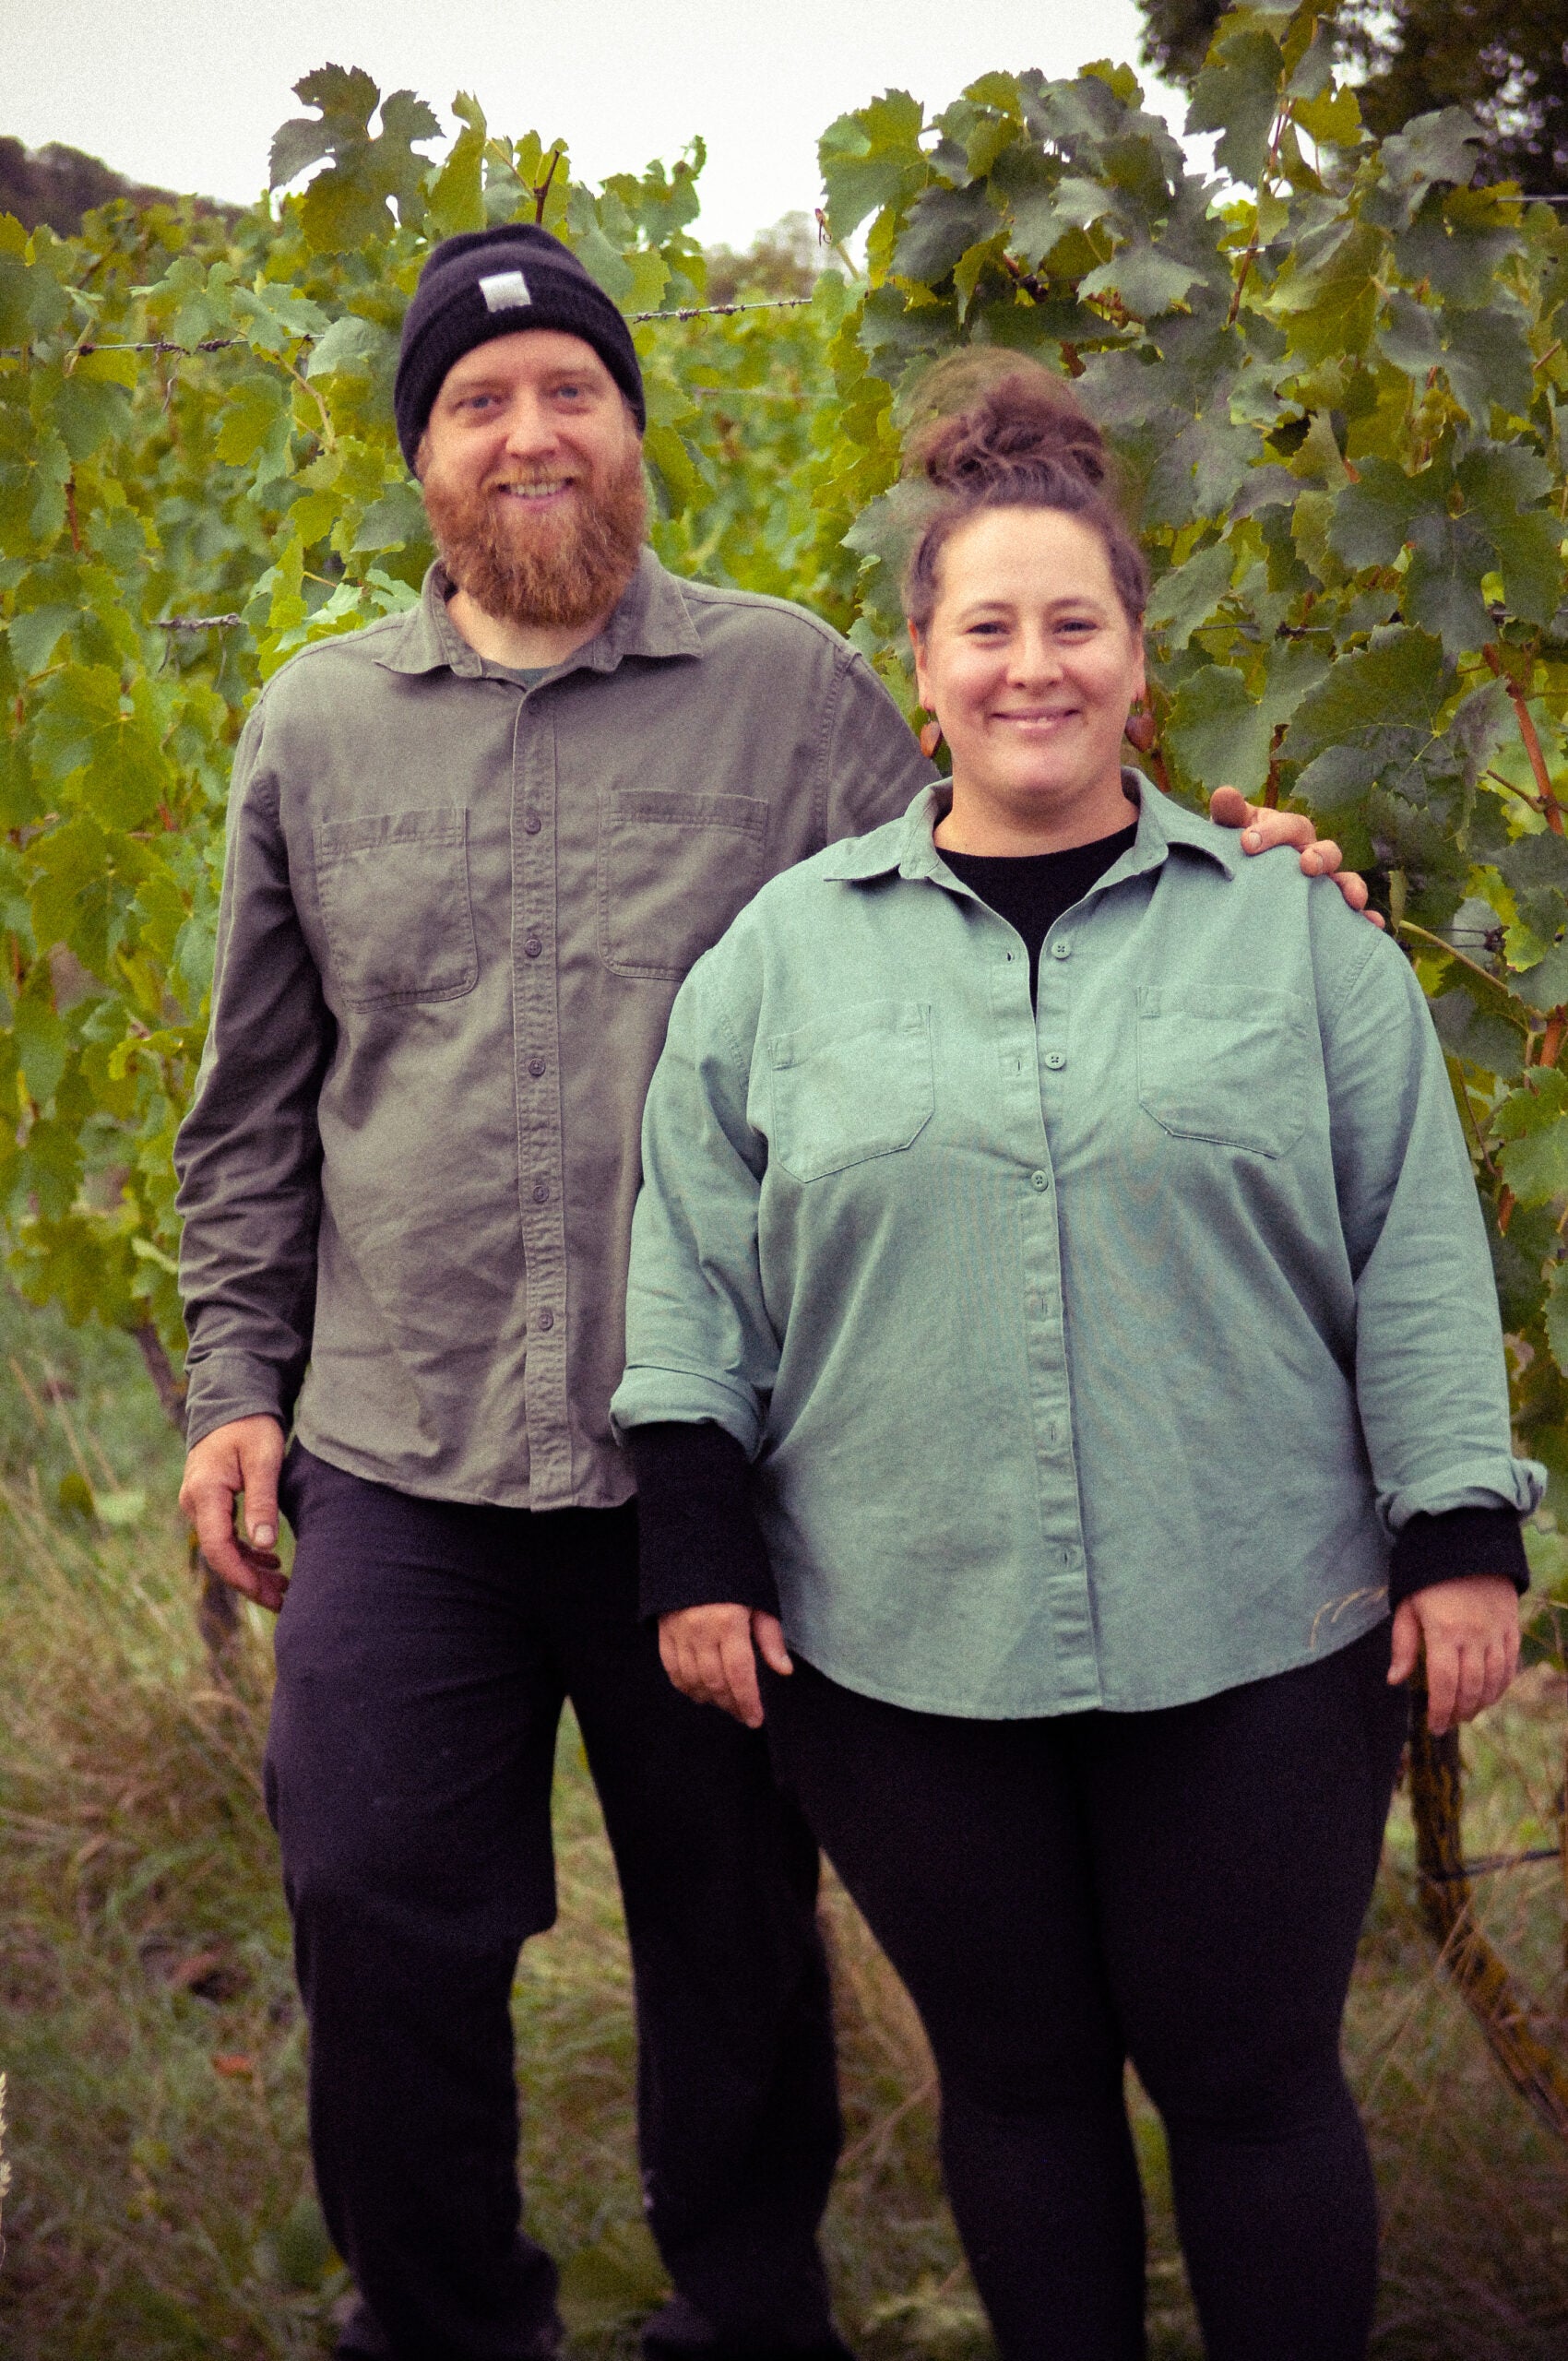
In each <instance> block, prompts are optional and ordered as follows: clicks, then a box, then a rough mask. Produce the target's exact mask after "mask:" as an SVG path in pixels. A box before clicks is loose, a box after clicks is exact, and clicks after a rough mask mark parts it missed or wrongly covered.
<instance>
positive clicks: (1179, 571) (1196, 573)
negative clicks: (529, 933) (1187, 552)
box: [1144, 541, 1236, 655]
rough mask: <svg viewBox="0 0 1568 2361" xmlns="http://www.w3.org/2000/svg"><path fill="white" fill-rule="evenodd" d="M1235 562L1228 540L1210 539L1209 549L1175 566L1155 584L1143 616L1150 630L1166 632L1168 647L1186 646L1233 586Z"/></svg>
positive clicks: (1172, 650)
mask: <svg viewBox="0 0 1568 2361" xmlns="http://www.w3.org/2000/svg"><path fill="white" fill-rule="evenodd" d="M1235 564H1236V557H1235V552H1234V551H1233V550H1232V549H1231V547H1230V544H1229V542H1228V541H1211V542H1210V543H1209V545H1208V547H1207V548H1206V549H1201V550H1199V551H1197V552H1195V553H1194V555H1193V556H1191V557H1188V558H1184V559H1183V560H1182V564H1180V565H1173V566H1172V567H1171V569H1170V573H1169V574H1168V575H1165V576H1164V578H1163V580H1161V581H1159V582H1158V583H1157V584H1156V585H1155V587H1154V592H1153V595H1152V596H1151V598H1150V599H1149V602H1148V610H1147V612H1146V615H1145V617H1144V621H1145V623H1146V624H1147V625H1148V627H1149V629H1150V630H1151V631H1158V632H1160V633H1162V634H1163V635H1164V638H1165V645H1166V647H1167V648H1168V650H1169V651H1170V653H1171V654H1172V655H1174V654H1176V653H1177V652H1178V651H1179V650H1180V649H1182V648H1183V647H1186V645H1187V643H1188V641H1189V640H1190V639H1191V638H1192V635H1193V634H1194V631H1195V630H1196V629H1197V627H1198V625H1199V624H1200V623H1206V622H1207V621H1208V619H1209V617H1210V615H1212V614H1213V612H1214V611H1215V609H1216V607H1218V604H1219V601H1220V600H1221V599H1223V598H1224V596H1225V594H1226V592H1227V591H1228V590H1229V587H1230V576H1231V574H1232V572H1233V571H1234V568H1235Z"/></svg>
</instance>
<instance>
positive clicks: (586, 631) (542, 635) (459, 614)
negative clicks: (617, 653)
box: [446, 590, 620, 672]
mask: <svg viewBox="0 0 1568 2361" xmlns="http://www.w3.org/2000/svg"><path fill="white" fill-rule="evenodd" d="M619 603H620V602H619V600H617V601H615V602H614V604H612V605H611V606H608V607H606V608H605V610H604V612H603V613H602V614H600V615H595V616H593V617H592V619H591V620H590V621H589V622H588V623H518V622H517V621H516V620H515V618H514V617H512V616H511V615H493V614H489V613H487V612H486V611H485V609H484V608H483V607H481V606H480V605H479V604H478V603H477V602H476V601H475V600H474V599H471V598H470V597H469V593H468V592H467V591H466V590H454V591H453V593H452V596H451V597H450V598H449V599H447V601H446V611H447V613H448V614H449V615H450V616H451V618H452V621H453V622H454V623H456V625H457V629H458V630H459V631H460V632H461V633H462V635H463V637H464V638H465V639H466V640H467V641H468V643H469V647H471V648H474V649H475V650H476V651H477V652H478V654H480V655H481V656H482V657H483V658H485V660H486V662H487V663H491V664H507V665H510V666H511V667H512V668H513V670H516V671H518V672H532V671H538V670H542V669H543V668H544V667H546V666H549V665H553V664H564V662H565V661H566V658H567V657H568V656H575V655H576V652H577V650H578V648H579V647H587V646H588V642H589V640H590V639H597V638H598V637H599V635H600V632H601V631H602V630H603V629H604V626H605V624H606V623H608V622H609V621H610V618H611V616H612V614H613V613H614V611H615V606H616V605H618V604H619Z"/></svg>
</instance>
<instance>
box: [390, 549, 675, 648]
mask: <svg viewBox="0 0 1568 2361" xmlns="http://www.w3.org/2000/svg"><path fill="white" fill-rule="evenodd" d="M452 587H453V585H452V577H451V575H449V574H448V573H447V571H446V568H445V565H444V564H442V561H441V560H440V559H439V558H437V559H436V561H435V563H434V565H433V566H432V567H431V568H430V570H429V572H428V573H427V574H426V575H425V577H424V584H423V587H422V590H421V592H420V600H419V604H418V606H417V607H410V610H409V611H408V614H407V616H406V618H405V619H404V621H403V623H402V624H401V626H400V627H399V628H398V629H396V630H393V631H390V632H388V633H387V635H386V640H385V642H384V644H383V646H382V647H379V648H378V649H377V650H376V658H375V660H376V662H377V663H378V664H381V665H383V666H384V667H385V668H386V670H387V671H389V672H434V671H438V670H441V669H442V668H443V667H445V670H447V671H449V672H455V673H457V675H458V677H459V678H460V679H463V680H477V679H478V678H479V677H480V676H481V673H482V672H483V671H484V669H485V666H484V658H482V657H481V654H480V652H479V650H478V648H477V647H469V643H468V641H467V640H466V639H465V638H464V637H463V635H462V633H461V632H460V631H459V630H458V629H457V624H456V623H454V622H453V621H452V618H451V616H450V615H449V614H448V613H447V611H446V601H447V599H449V598H450V597H451V595H452ZM702 652H703V651H702V642H701V640H700V639H699V638H698V636H697V629H696V624H695V622H694V621H693V618H692V611H691V607H690V605H689V604H688V602H687V599H686V597H685V593H684V591H683V588H682V587H681V584H680V583H679V582H678V581H677V580H676V578H675V576H674V575H672V574H669V573H667V572H666V571H665V569H664V567H663V566H662V565H660V564H659V560H658V559H657V558H656V557H655V555H654V553H653V552H652V551H651V550H647V549H645V550H644V552H643V553H642V556H641V558H640V560H639V561H638V564H637V570H636V574H635V575H633V577H632V579H631V581H630V583H629V584H628V585H627V587H626V589H625V591H624V595H623V597H622V599H621V603H620V605H619V606H618V607H617V608H616V610H615V611H614V613H613V614H612V616H611V618H610V621H609V622H608V623H606V624H605V626H604V629H603V630H602V631H601V632H600V635H599V636H598V638H597V639H590V640H589V641H588V644H587V646H586V647H579V648H578V649H577V651H576V654H575V655H574V656H570V657H568V658H567V659H566V661H565V663H564V664H563V665H561V666H560V667H559V668H557V669H558V671H559V672H560V674H562V675H564V674H565V673H567V672H570V671H578V670H582V671H592V672H612V671H614V670H615V668H616V666H617V665H618V664H619V663H620V662H621V660H622V658H623V657H626V656H648V657H655V658H659V657H676V656H699V657H700V656H701V654H702Z"/></svg>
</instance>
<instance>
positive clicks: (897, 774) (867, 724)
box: [821, 650, 938, 844]
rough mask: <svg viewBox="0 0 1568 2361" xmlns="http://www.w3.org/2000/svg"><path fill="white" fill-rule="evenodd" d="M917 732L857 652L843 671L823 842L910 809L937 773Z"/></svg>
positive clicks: (829, 746) (829, 757)
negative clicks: (924, 752)
mask: <svg viewBox="0 0 1568 2361" xmlns="http://www.w3.org/2000/svg"><path fill="white" fill-rule="evenodd" d="M937 775H938V774H937V771H936V767H935V765H934V764H932V763H928V762H927V760H926V758H925V756H924V755H923V754H922V753H921V750H920V744H919V742H918V740H917V739H916V737H915V733H914V731H913V730H911V729H910V727H909V723H908V722H907V721H906V720H905V718H904V717H903V715H902V714H901V713H900V712H899V710H898V708H897V706H896V705H895V704H894V702H893V699H892V697H891V696H890V695H889V694H888V693H887V691H886V690H885V688H884V687H883V685H882V682H880V681H879V680H878V679H877V677H876V674H875V672H874V671H873V670H872V668H871V666H870V665H869V664H868V663H867V662H866V659H865V658H864V657H863V656H861V654H860V653H859V652H858V651H856V650H851V651H850V652H849V655H848V656H847V657H846V658H845V661H844V664H843V667H842V670H840V672H839V675H838V681H837V695H836V698H835V703H834V709H833V716H832V721H831V726H830V728H829V730H828V733H827V740H826V761H825V770H824V781H823V789H822V813H821V817H822V840H823V842H824V843H825V844H837V841H838V839H839V838H840V837H841V836H865V835H867V834H868V833H869V831H870V830H871V829H873V828H880V827H881V826H882V825H883V822H884V821H885V820H897V818H898V817H899V816H900V814H901V813H905V812H907V811H908V810H909V805H910V804H911V803H912V802H913V801H914V800H915V797H916V796H917V795H918V794H919V793H920V791H921V788H922V787H929V786H930V784H931V782H932V779H933V778H935V777H937Z"/></svg>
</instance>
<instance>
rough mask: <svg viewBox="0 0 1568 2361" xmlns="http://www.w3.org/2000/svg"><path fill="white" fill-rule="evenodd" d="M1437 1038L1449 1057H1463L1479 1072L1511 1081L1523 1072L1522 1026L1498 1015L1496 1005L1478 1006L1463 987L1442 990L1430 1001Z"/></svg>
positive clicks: (1523, 1045) (1523, 1047) (1503, 1080)
mask: <svg viewBox="0 0 1568 2361" xmlns="http://www.w3.org/2000/svg"><path fill="white" fill-rule="evenodd" d="M1430 1006H1431V1021H1432V1023H1433V1025H1434V1026H1436V1027H1437V1037H1438V1039H1439V1040H1440V1041H1441V1042H1442V1043H1443V1048H1444V1049H1445V1050H1447V1052H1448V1054H1449V1056H1450V1057H1451V1058H1462V1059H1463V1060H1464V1062H1465V1063H1466V1064H1467V1065H1471V1066H1475V1067H1477V1068H1478V1069H1479V1072H1481V1073H1482V1074H1494V1075H1495V1076H1496V1077H1497V1079H1498V1080H1499V1081H1500V1082H1512V1081H1513V1080H1514V1079H1515V1076H1516V1075H1517V1074H1521V1073H1523V1071H1524V1064H1525V1030H1524V1027H1523V1026H1521V1025H1518V1024H1515V1023H1513V1022H1511V1021H1510V1020H1509V1019H1508V1018H1507V1017H1505V1016H1503V1015H1500V1014H1498V1012H1497V1010H1496V1009H1495V1008H1491V1007H1489V1008H1480V1007H1478V1005H1477V1003H1476V1002H1475V1001H1474V1000H1473V999H1472V997H1471V995H1470V993H1469V992H1468V991H1466V990H1465V989H1464V988H1463V987H1462V986H1460V987H1456V988H1455V990H1454V991H1446V992H1441V993H1440V994H1439V995H1438V997H1437V998H1436V999H1435V1000H1434V1001H1432V1002H1431V1003H1430Z"/></svg>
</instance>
